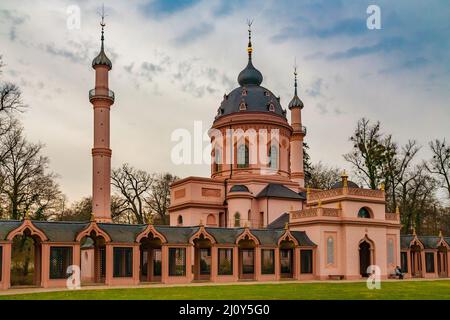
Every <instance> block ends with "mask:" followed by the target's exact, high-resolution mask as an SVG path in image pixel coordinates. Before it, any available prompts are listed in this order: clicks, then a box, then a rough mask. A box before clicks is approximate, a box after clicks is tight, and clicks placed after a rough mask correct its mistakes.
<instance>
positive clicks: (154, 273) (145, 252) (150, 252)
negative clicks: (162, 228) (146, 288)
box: [139, 233, 162, 282]
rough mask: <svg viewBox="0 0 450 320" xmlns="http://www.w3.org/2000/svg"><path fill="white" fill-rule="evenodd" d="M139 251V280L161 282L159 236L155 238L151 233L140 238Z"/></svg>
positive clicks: (160, 242)
mask: <svg viewBox="0 0 450 320" xmlns="http://www.w3.org/2000/svg"><path fill="white" fill-rule="evenodd" d="M139 244H140V246H139V252H140V260H141V263H140V272H139V275H140V281H141V282H161V274H162V251H161V244H162V241H161V239H160V238H157V237H156V238H155V237H154V236H153V234H152V233H149V234H148V236H147V237H145V238H142V239H141V241H140V242H139Z"/></svg>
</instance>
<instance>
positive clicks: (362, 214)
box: [358, 207, 371, 219]
mask: <svg viewBox="0 0 450 320" xmlns="http://www.w3.org/2000/svg"><path fill="white" fill-rule="evenodd" d="M358 218H366V219H370V218H371V216H370V211H369V209H368V208H365V207H364V208H361V209H359V211H358Z"/></svg>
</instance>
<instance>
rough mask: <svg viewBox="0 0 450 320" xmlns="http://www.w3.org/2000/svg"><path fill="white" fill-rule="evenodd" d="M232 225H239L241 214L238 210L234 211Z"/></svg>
mask: <svg viewBox="0 0 450 320" xmlns="http://www.w3.org/2000/svg"><path fill="white" fill-rule="evenodd" d="M234 226H235V227H240V226H241V214H240V213H239V212H236V213H235V214H234Z"/></svg>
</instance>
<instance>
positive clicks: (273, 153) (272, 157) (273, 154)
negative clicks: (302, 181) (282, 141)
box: [269, 145, 279, 170]
mask: <svg viewBox="0 0 450 320" xmlns="http://www.w3.org/2000/svg"><path fill="white" fill-rule="evenodd" d="M278 154H279V152H278V146H277V145H272V146H271V147H270V149H269V168H270V169H272V170H278Z"/></svg>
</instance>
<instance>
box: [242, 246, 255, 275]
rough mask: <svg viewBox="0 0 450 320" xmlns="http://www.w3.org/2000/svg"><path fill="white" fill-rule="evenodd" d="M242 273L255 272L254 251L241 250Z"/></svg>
mask: <svg viewBox="0 0 450 320" xmlns="http://www.w3.org/2000/svg"><path fill="white" fill-rule="evenodd" d="M241 254H242V273H243V274H252V273H254V272H255V250H253V249H242V250H241Z"/></svg>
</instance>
